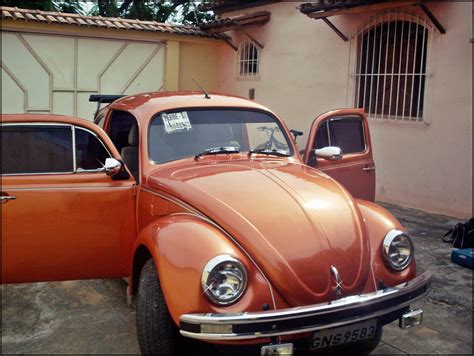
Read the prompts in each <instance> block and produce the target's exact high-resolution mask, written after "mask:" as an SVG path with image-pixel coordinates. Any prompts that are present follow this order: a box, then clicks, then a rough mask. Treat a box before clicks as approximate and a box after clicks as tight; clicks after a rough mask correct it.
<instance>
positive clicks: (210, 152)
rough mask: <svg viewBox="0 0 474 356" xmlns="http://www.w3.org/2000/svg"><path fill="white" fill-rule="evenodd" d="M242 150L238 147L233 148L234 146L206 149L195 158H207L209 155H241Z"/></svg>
mask: <svg viewBox="0 0 474 356" xmlns="http://www.w3.org/2000/svg"><path fill="white" fill-rule="evenodd" d="M239 152H240V149H239V148H238V147H233V146H225V147H211V148H208V149H205V150H204V151H202V152H201V153H198V154H197V155H196V156H194V158H199V157H201V156H207V155H218V154H222V153H239Z"/></svg>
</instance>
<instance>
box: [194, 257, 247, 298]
mask: <svg viewBox="0 0 474 356" xmlns="http://www.w3.org/2000/svg"><path fill="white" fill-rule="evenodd" d="M201 285H202V290H203V291H204V293H205V294H206V295H207V296H208V297H209V299H210V300H211V301H212V302H213V303H216V304H219V305H228V304H231V303H233V302H235V301H236V300H237V299H239V298H240V297H241V296H242V294H243V292H244V291H245V287H246V286H247V271H246V270H245V267H244V265H243V264H242V263H241V262H240V261H238V260H236V259H235V258H233V257H232V256H229V255H220V256H216V257H214V258H213V259H211V260H210V261H209V262H208V263H207V264H206V266H205V267H204V270H203V271H202V277H201Z"/></svg>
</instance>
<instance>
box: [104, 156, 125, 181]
mask: <svg viewBox="0 0 474 356" xmlns="http://www.w3.org/2000/svg"><path fill="white" fill-rule="evenodd" d="M104 170H105V174H107V175H108V176H109V177H113V176H115V175H117V174H119V173H120V171H121V170H122V163H120V161H117V160H116V159H115V158H107V159H106V160H105V164H104Z"/></svg>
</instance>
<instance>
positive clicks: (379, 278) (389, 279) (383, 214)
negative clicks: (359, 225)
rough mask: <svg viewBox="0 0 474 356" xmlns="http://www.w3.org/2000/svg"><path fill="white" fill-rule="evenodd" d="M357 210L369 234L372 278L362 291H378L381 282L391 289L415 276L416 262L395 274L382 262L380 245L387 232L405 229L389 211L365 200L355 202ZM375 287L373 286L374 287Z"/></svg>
mask: <svg viewBox="0 0 474 356" xmlns="http://www.w3.org/2000/svg"><path fill="white" fill-rule="evenodd" d="M356 202H357V204H358V206H359V209H360V211H361V213H362V216H363V217H364V222H365V225H366V228H367V232H368V234H369V241H370V251H371V256H370V260H371V267H372V271H373V278H372V279H371V278H369V279H368V282H367V285H366V287H365V288H364V291H366V292H369V291H373V290H374V288H375V289H378V288H379V287H380V284H381V282H383V284H384V285H385V286H389V287H393V286H396V285H398V284H400V283H403V282H406V281H409V280H411V279H413V278H414V277H415V276H416V262H415V259H414V258H413V261H412V263H411V264H410V265H409V266H408V267H407V268H406V269H405V270H403V271H401V272H397V271H394V270H392V269H390V268H389V267H387V265H386V264H385V262H384V260H383V251H382V245H383V240H384V238H385V235H386V234H387V232H389V231H390V230H392V229H397V230H400V231H405V228H404V227H403V226H402V224H400V222H399V221H398V220H397V218H395V217H394V216H393V215H392V214H391V213H390V212H389V211H387V210H386V209H384V208H382V207H381V206H380V205H377V204H374V203H371V202H368V201H366V200H356ZM374 285H375V286H374Z"/></svg>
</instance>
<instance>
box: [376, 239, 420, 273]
mask: <svg viewBox="0 0 474 356" xmlns="http://www.w3.org/2000/svg"><path fill="white" fill-rule="evenodd" d="M413 250H414V248H413V242H412V241H411V239H410V237H409V236H408V235H407V234H405V233H404V232H402V231H399V230H390V231H389V232H388V233H387V235H385V239H384V240H383V255H384V258H385V262H386V263H387V264H388V266H389V267H391V268H392V269H394V270H396V271H401V270H404V269H405V268H406V267H407V266H408V265H409V264H410V262H411V260H412V258H413Z"/></svg>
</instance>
